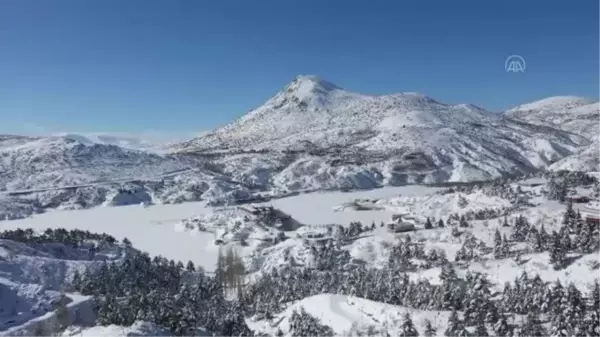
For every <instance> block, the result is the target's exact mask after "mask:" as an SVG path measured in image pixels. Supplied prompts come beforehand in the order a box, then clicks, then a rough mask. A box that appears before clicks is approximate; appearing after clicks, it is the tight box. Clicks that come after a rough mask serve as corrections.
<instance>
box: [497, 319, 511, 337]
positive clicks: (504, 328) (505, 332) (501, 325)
mask: <svg viewBox="0 0 600 337" xmlns="http://www.w3.org/2000/svg"><path fill="white" fill-rule="evenodd" d="M494 334H495V335H496V336H498V337H507V336H509V335H510V328H509V326H508V323H507V322H506V317H504V315H502V316H500V319H499V320H498V321H497V322H496V324H494Z"/></svg>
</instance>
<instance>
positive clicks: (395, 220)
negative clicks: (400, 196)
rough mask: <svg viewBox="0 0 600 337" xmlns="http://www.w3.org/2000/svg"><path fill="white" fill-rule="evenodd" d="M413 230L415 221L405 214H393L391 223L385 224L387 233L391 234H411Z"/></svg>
mask: <svg viewBox="0 0 600 337" xmlns="http://www.w3.org/2000/svg"><path fill="white" fill-rule="evenodd" d="M415 228H416V226H415V219H414V218H413V217H410V216H408V215H407V214H393V215H392V221H390V222H388V224H387V229H388V231H390V232H393V233H403V232H411V231H414V230H415Z"/></svg>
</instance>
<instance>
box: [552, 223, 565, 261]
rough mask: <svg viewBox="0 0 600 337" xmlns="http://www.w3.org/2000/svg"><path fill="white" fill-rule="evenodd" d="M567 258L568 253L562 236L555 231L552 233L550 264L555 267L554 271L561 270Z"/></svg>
mask: <svg viewBox="0 0 600 337" xmlns="http://www.w3.org/2000/svg"><path fill="white" fill-rule="evenodd" d="M565 258H566V251H565V250H564V249H563V246H562V241H561V239H560V236H559V235H558V233H556V232H555V231H554V232H552V239H551V246H550V263H551V264H552V265H553V266H554V269H560V268H562V267H563V265H564V262H565Z"/></svg>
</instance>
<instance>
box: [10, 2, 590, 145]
mask: <svg viewBox="0 0 600 337" xmlns="http://www.w3.org/2000/svg"><path fill="white" fill-rule="evenodd" d="M598 39H599V37H598V2H597V1H587V0H586V1H564V0H561V1H552V0H546V1H539V0H536V1H534V0H531V1H523V0H520V1H513V0H498V1H481V0H478V1H446V0H439V1H427V0H421V1H392V0H389V1H381V0H370V1H355V0H327V1H323V0H303V1H274V0H257V1H247V0H238V1H233V0H218V1H212V0H200V1H193V0H189V1H166V0H160V1H155V0H143V1H142V0H128V1H121V0H102V1H80V0H53V1H39V0H2V1H0V117H1V119H2V123H0V132H2V133H7V132H8V133H31V132H42V131H43V132H59V131H116V132H148V131H160V132H167V133H168V132H174V133H177V132H190V131H198V130H207V129H212V128H214V127H216V126H219V125H223V124H225V123H228V122H229V121H232V120H233V119H235V118H236V117H239V116H240V115H242V114H244V113H245V112H247V111H248V110H250V109H252V108H254V107H256V106H258V105H260V104H261V103H262V102H264V101H265V100H266V99H268V98H269V97H271V96H272V95H274V94H275V93H276V92H277V91H278V90H280V89H281V88H282V87H283V86H284V85H285V84H287V83H288V82H289V81H291V80H292V79H293V78H294V77H295V76H296V75H298V74H316V75H318V76H320V77H322V78H324V79H327V80H329V81H331V82H333V83H335V84H337V85H338V86H341V87H343V88H346V89H349V90H353V91H358V92H363V93H371V94H385V93H393V92H402V91H416V92H422V93H425V94H427V95H429V96H432V97H434V98H435V99H438V100H440V101H443V102H448V103H473V104H477V105H480V106H483V107H485V108H487V109H490V110H494V111H498V110H502V109H506V108H508V107H511V106H513V105H516V104H520V103H524V102H528V101H532V100H536V99H540V98H543V97H547V96H552V95H566V94H569V95H580V96H586V97H592V98H597V97H598V90H599V89H598V70H599V69H598ZM511 54H519V55H521V56H523V57H524V58H525V60H526V62H527V68H526V70H525V73H507V72H506V71H505V69H504V61H505V59H506V57H507V56H509V55H511Z"/></svg>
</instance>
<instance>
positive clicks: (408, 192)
mask: <svg viewBox="0 0 600 337" xmlns="http://www.w3.org/2000/svg"><path fill="white" fill-rule="evenodd" d="M432 191H434V189H433V188H430V187H424V186H402V187H384V188H380V189H375V190H369V191H358V192H315V193H308V194H300V195H296V196H292V197H288V198H284V199H277V200H272V201H270V202H268V203H266V204H270V205H273V206H274V207H276V208H280V209H281V210H283V211H284V212H286V213H288V214H290V215H291V216H292V217H294V218H296V219H297V220H299V221H300V222H302V223H305V224H326V223H340V224H348V223H349V222H350V221H361V222H363V223H365V224H370V223H371V222H372V221H375V222H376V223H379V222H381V221H387V220H389V218H390V212H386V211H350V210H347V211H343V212H334V211H333V208H334V207H335V206H338V205H340V204H342V203H344V202H348V201H350V200H352V199H354V198H384V197H393V196H398V195H400V194H401V195H404V196H421V195H426V194H428V193H431V192H432ZM212 209H213V208H211V207H206V206H205V205H204V204H203V203H201V202H188V203H182V204H174V205H153V206H150V207H147V208H144V207H141V206H139V205H134V206H120V207H96V208H92V209H87V210H74V211H51V212H48V213H43V214H38V215H35V216H33V217H30V218H27V219H20V220H7V221H0V229H2V230H6V229H16V228H28V227H31V228H35V229H41V230H43V229H45V228H48V227H52V228H61V227H62V228H66V229H76V228H77V229H82V230H89V231H91V232H105V233H108V234H110V235H112V236H114V237H115V238H117V239H119V240H121V239H123V238H125V237H127V238H129V240H131V241H132V243H133V245H134V246H135V247H136V248H138V249H140V250H142V251H146V252H148V253H149V254H151V255H163V256H165V257H167V258H169V259H174V260H180V261H187V260H191V261H193V262H194V263H195V264H197V265H200V266H202V267H203V268H205V269H206V270H207V271H212V270H214V266H215V264H216V260H217V254H218V249H219V246H217V245H215V244H214V237H213V234H210V233H202V232H200V233H198V232H188V231H179V230H177V227H178V226H177V224H179V223H180V221H181V220H183V219H187V218H190V217H193V216H195V215H199V214H203V213H207V212H211V211H212Z"/></svg>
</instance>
